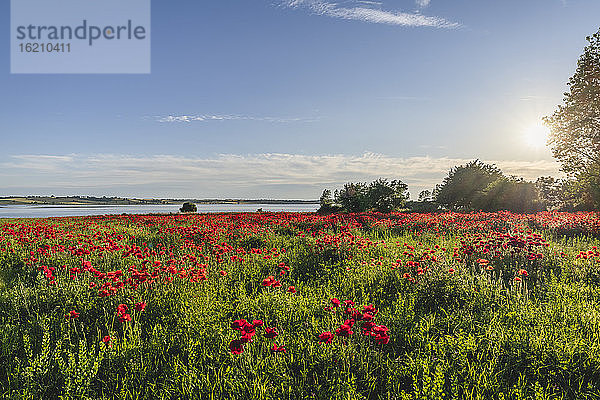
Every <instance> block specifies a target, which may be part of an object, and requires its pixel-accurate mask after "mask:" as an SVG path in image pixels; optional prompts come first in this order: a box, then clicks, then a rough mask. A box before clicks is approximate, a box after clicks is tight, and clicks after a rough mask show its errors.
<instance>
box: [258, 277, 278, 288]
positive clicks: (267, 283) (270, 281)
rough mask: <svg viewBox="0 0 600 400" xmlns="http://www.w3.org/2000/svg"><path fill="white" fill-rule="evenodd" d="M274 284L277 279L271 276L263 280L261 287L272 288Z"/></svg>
mask: <svg viewBox="0 0 600 400" xmlns="http://www.w3.org/2000/svg"><path fill="white" fill-rule="evenodd" d="M274 282H275V277H274V276H272V275H271V276H268V277H266V278H265V279H263V281H262V283H261V285H263V286H271V285H272V284H273V283H274Z"/></svg>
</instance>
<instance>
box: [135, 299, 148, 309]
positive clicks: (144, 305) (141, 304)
mask: <svg viewBox="0 0 600 400" xmlns="http://www.w3.org/2000/svg"><path fill="white" fill-rule="evenodd" d="M144 308H146V302H145V301H141V302H139V303H136V304H135V309H136V311H144Z"/></svg>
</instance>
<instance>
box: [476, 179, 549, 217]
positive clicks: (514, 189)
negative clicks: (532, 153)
mask: <svg viewBox="0 0 600 400" xmlns="http://www.w3.org/2000/svg"><path fill="white" fill-rule="evenodd" d="M473 208H475V209H477V210H484V211H500V210H508V211H512V212H515V213H531V212H537V211H541V210H542V209H543V208H544V207H543V204H542V202H541V201H540V199H539V195H538V189H537V187H536V186H535V184H534V183H532V182H525V181H523V180H518V179H515V178H506V177H502V178H499V179H497V180H495V181H494V182H492V183H490V184H489V185H488V186H487V187H486V188H485V189H484V190H483V191H482V192H481V193H480V194H479V195H478V196H476V197H475V198H474V199H473Z"/></svg>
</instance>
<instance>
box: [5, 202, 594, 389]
mask: <svg viewBox="0 0 600 400" xmlns="http://www.w3.org/2000/svg"><path fill="white" fill-rule="evenodd" d="M599 237H600V214H597V213H550V212H542V213H537V214H512V213H508V212H498V213H469V214H458V213H449V212H448V213H434V214H417V213H414V214H411V213H391V214H378V213H361V214H336V215H329V216H320V215H317V214H312V213H306V214H302V213H240V214H189V215H147V216H142V215H119V216H99V217H73V218H50V219H29V220H4V221H1V222H0V338H1V339H0V394H1V396H2V397H3V398H7V399H12V398H14V399H21V398H24V399H109V398H122V399H442V398H444V399H586V398H589V399H597V398H600V248H599V246H600V240H599Z"/></svg>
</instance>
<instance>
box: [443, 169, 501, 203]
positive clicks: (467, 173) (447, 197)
mask: <svg viewBox="0 0 600 400" xmlns="http://www.w3.org/2000/svg"><path fill="white" fill-rule="evenodd" d="M501 177H502V172H501V171H500V170H499V169H498V168H496V166H494V165H490V164H484V163H482V162H481V161H479V160H474V161H471V162H469V163H468V164H466V165H461V166H458V167H454V168H452V169H451V170H450V172H448V176H447V177H446V178H444V180H443V181H442V183H441V184H440V185H438V186H436V188H435V191H434V196H435V200H436V202H437V203H438V204H440V205H442V206H444V207H446V208H449V209H451V210H457V211H469V210H472V209H473V201H474V200H475V198H476V197H477V196H478V195H479V194H480V193H481V192H482V191H483V190H484V189H485V188H486V187H488V185H489V184H490V183H492V182H494V181H495V180H497V179H498V178H501Z"/></svg>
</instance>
